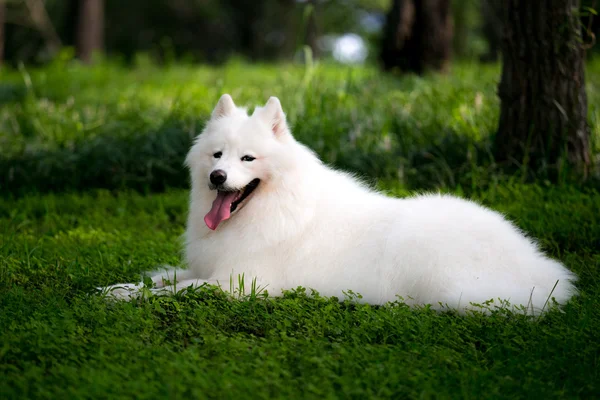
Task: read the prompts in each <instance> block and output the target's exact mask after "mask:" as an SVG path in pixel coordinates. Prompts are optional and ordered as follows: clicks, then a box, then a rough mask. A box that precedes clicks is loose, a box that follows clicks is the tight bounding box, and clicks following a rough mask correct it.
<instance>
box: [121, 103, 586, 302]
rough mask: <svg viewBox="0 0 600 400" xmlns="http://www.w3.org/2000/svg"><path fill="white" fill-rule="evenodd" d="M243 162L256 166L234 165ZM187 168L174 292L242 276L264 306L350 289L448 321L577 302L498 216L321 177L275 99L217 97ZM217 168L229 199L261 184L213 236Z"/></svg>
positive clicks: (325, 172)
mask: <svg viewBox="0 0 600 400" xmlns="http://www.w3.org/2000/svg"><path fill="white" fill-rule="evenodd" d="M216 152H222V156H221V158H218V159H217V158H214V157H213V154H214V153H216ZM244 155H251V156H253V157H256V159H255V160H254V161H252V162H244V161H242V160H241V157H243V156H244ZM186 162H187V164H188V166H189V168H190V170H191V180H192V190H191V202H190V212H189V218H188V225H187V231H186V235H185V237H186V252H185V255H186V261H187V264H188V269H185V270H178V271H177V275H176V276H177V280H178V281H179V282H178V284H177V287H178V288H183V287H186V286H189V285H198V284H201V283H203V282H210V283H217V282H220V283H221V284H225V285H228V284H229V282H230V278H231V277H232V276H234V277H236V276H238V275H241V274H244V276H245V277H246V278H250V277H256V278H257V280H258V284H259V285H260V286H267V289H268V291H269V294H271V295H277V294H280V293H281V290H282V289H291V288H295V287H298V286H303V287H306V288H312V289H315V290H317V291H318V292H319V293H320V294H321V295H325V296H339V297H341V298H343V296H344V291H347V290H352V291H353V292H355V293H359V294H361V295H362V300H363V301H365V302H368V303H372V304H382V303H385V302H389V301H394V300H397V299H398V296H401V297H402V298H404V300H405V301H406V302H407V303H410V304H431V305H432V306H433V307H435V308H444V307H449V308H455V309H458V310H459V311H464V310H465V309H466V308H469V307H470V304H471V303H483V302H485V301H486V300H490V299H494V300H495V301H496V303H495V304H498V300H499V299H501V300H506V301H508V302H510V303H511V304H512V305H522V306H524V307H526V308H527V310H530V311H531V312H532V313H534V314H539V313H540V312H541V311H542V310H543V309H545V308H548V300H549V299H551V298H554V299H555V300H556V302H558V303H559V304H563V303H565V302H566V301H567V300H569V298H570V297H571V296H572V295H574V294H575V293H576V289H575V287H574V285H573V282H574V281H575V279H576V277H575V275H574V274H573V273H571V272H570V271H569V270H567V269H566V268H565V267H564V266H563V265H562V264H560V263H559V262H557V261H555V260H552V259H550V258H548V257H546V256H545V255H544V254H542V253H541V252H540V250H539V249H538V247H537V246H536V244H535V243H534V242H533V241H532V240H531V239H528V238H527V237H525V236H524V235H523V234H522V233H521V232H520V231H519V230H518V229H517V228H516V227H515V226H514V225H513V224H512V223H510V222H508V221H507V220H505V219H504V218H503V217H502V215H500V214H499V213H497V212H495V211H492V210H490V209H487V208H484V207H482V206H480V205H478V204H476V203H474V202H471V201H466V200H462V199H459V198H456V197H452V196H445V195H425V196H418V197H413V198H407V199H396V198H390V197H386V196H384V195H382V194H380V193H378V192H375V191H373V190H370V189H368V188H367V187H365V186H364V185H362V184H361V183H360V182H358V181H357V180H356V179H354V178H353V177H352V176H350V175H348V174H346V173H343V172H339V171H335V170H333V169H331V168H329V167H327V166H325V165H324V164H323V163H321V161H319V159H318V158H317V157H316V156H315V154H314V153H313V152H312V151H311V150H309V149H308V148H307V147H305V146H303V145H302V144H300V143H298V142H297V141H296V140H295V139H294V138H293V137H292V134H291V133H290V131H289V129H288V127H287V124H286V120H285V115H284V113H283V110H282V108H281V105H280V103H279V100H278V99H277V98H275V97H271V98H270V99H269V101H268V102H267V104H266V106H265V107H263V108H257V109H256V110H255V112H254V113H253V115H252V116H248V115H247V112H246V110H245V109H242V108H237V107H236V106H235V105H234V103H233V100H232V99H231V97H230V96H229V95H223V96H222V97H221V99H220V100H219V103H218V104H217V106H216V108H215V110H214V111H213V115H212V118H211V119H210V121H209V122H208V123H207V125H206V127H205V129H204V131H203V133H202V134H201V135H199V137H198V138H197V140H196V142H195V144H194V146H193V147H192V149H191V151H190V152H189V154H188V156H187V160H186ZM216 169H221V170H224V171H226V173H227V181H226V183H225V185H226V188H228V189H239V188H243V187H244V186H245V185H247V184H248V183H249V182H250V181H252V180H253V179H254V178H260V184H259V186H258V188H257V189H256V190H255V191H254V192H253V193H252V194H251V195H250V197H249V198H247V199H246V200H245V201H244V202H243V203H242V205H241V206H240V207H238V209H237V210H236V211H235V212H233V213H232V215H231V218H230V219H228V220H225V221H223V222H221V224H220V225H219V226H218V227H217V228H216V230H214V231H213V230H211V229H209V228H208V227H207V225H206V224H205V222H204V220H203V219H204V216H205V215H206V214H207V212H208V211H209V210H210V209H211V204H212V202H213V201H214V200H215V197H216V191H215V190H211V189H210V188H209V175H210V173H211V172H212V171H214V170H216ZM173 278H174V276H173V274H172V272H171V273H168V274H167V275H157V276H155V277H154V278H153V280H154V282H155V283H156V284H157V285H158V286H162V285H163V283H164V281H165V280H171V281H172V280H173ZM234 281H235V279H234ZM139 287H140V285H139V284H138V285H131V284H130V285H126V286H125V290H124V289H117V290H115V291H113V294H114V295H116V296H121V297H124V296H128V295H130V292H131V289H134V292H135V290H136V289H139ZM134 295H135V293H134Z"/></svg>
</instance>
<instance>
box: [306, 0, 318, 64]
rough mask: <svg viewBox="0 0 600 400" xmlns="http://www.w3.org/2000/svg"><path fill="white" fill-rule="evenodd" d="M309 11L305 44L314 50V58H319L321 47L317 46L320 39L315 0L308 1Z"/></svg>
mask: <svg viewBox="0 0 600 400" xmlns="http://www.w3.org/2000/svg"><path fill="white" fill-rule="evenodd" d="M307 3H308V4H307V6H306V7H307V10H306V12H307V13H308V16H307V21H306V35H305V36H306V38H305V42H306V45H307V46H308V47H310V49H311V50H312V54H313V57H314V58H317V57H319V46H318V45H317V40H318V39H319V28H318V25H317V10H316V7H317V2H316V1H315V0H308V1H307Z"/></svg>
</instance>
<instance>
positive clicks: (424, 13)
mask: <svg viewBox="0 0 600 400" xmlns="http://www.w3.org/2000/svg"><path fill="white" fill-rule="evenodd" d="M452 34H453V29H452V19H451V14H450V0H394V2H393V4H392V9H391V10H390V12H389V13H388V15H387V20H386V25H385V28H384V35H383V41H382V46H381V47H382V51H381V56H380V58H381V61H382V63H383V67H384V69H386V70H391V69H394V68H399V69H400V70H402V71H406V72H415V73H418V74H422V73H423V72H425V71H427V70H436V71H445V70H446V69H447V67H448V65H449V61H450V55H451V48H452Z"/></svg>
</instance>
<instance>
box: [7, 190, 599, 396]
mask: <svg viewBox="0 0 600 400" xmlns="http://www.w3.org/2000/svg"><path fill="white" fill-rule="evenodd" d="M387 189H388V190H389V191H391V192H392V193H396V194H400V195H404V194H406V192H405V191H402V190H397V189H393V188H391V187H388V188H387ZM474 197H475V198H476V199H478V200H479V201H481V202H483V203H484V204H487V205H489V206H492V207H494V208H495V209H498V210H500V211H502V212H505V213H506V214H507V215H508V216H509V218H511V219H512V220H514V221H516V222H517V223H518V224H519V225H520V226H521V227H522V228H524V229H525V230H527V231H528V232H529V233H531V234H533V235H535V236H537V237H538V238H539V239H540V243H541V244H542V245H543V247H544V249H545V250H547V251H548V252H549V253H550V254H551V255H552V256H554V257H557V258H559V259H561V260H562V261H564V262H565V263H566V265H567V266H568V267H569V268H570V269H572V270H574V271H576V272H577V273H578V274H579V275H580V276H581V281H580V283H579V285H578V286H579V288H580V289H581V295H580V296H578V297H577V298H575V299H574V300H573V301H572V302H571V303H570V304H569V305H568V306H567V307H566V308H565V309H564V312H559V311H553V312H551V313H549V314H548V315H547V316H546V317H544V318H542V319H541V320H537V321H534V322H532V321H530V320H528V319H527V318H526V317H523V316H520V315H512V314H507V313H496V314H494V315H492V316H491V317H484V316H481V315H477V314H474V315H469V316H465V317H461V316H456V315H453V314H452V313H442V314H439V313H435V312H433V311H430V310H429V309H427V308H422V309H417V310H414V309H409V308H407V307H405V306H403V305H402V304H401V303H398V304H391V305H388V306H385V307H371V306H368V305H357V304H355V303H354V302H352V301H350V300H347V301H345V302H338V301H336V300H335V299H323V298H320V297H318V296H313V295H311V292H310V291H309V290H307V291H303V290H298V291H290V292H289V293H288V294H287V295H286V296H285V297H284V298H280V299H266V300H265V299H263V298H261V297H260V296H258V297H257V298H248V299H246V300H243V301H238V300H232V299H231V298H229V297H228V296H226V295H224V294H222V293H219V292H215V291H213V290H199V291H197V292H195V293H191V294H189V295H186V296H174V297H166V298H151V299H150V300H148V301H140V302H134V303H112V302H107V301H105V300H104V299H103V298H101V296H99V295H94V294H93V288H94V287H95V286H100V285H105V284H110V283H116V282H124V281H131V280H135V279H138V277H139V273H140V272H142V271H144V270H147V269H151V268H154V267H156V266H158V265H160V264H163V263H168V264H178V263H179V255H178V251H179V249H180V245H179V235H180V234H181V233H182V232H183V229H184V223H185V214H186V208H187V192H186V191H185V190H177V191H168V192H167V193H164V194H155V195H152V196H145V195H142V194H137V193H133V192H119V193H114V194H111V193H110V192H107V191H92V192H89V193H85V194H62V195H44V196H39V195H30V196H25V197H22V198H20V199H18V200H0V234H1V243H2V244H1V245H0V309H1V310H2V313H0V326H1V327H2V329H1V330H0V336H1V337H0V343H2V346H1V347H0V359H1V362H0V374H1V376H2V377H3V379H2V380H1V382H2V383H0V394H2V395H3V397H4V398H15V399H17V398H18V399H22V398H26V397H27V398H92V397H110V398H113V397H114V398H116V397H127V396H129V397H132V396H136V398H167V397H168V398H184V397H188V396H200V397H203V396H207V397H219V398H222V397H226V398H237V397H240V396H244V395H246V396H247V395H248V393H251V396H252V397H253V398H273V397H282V398H289V397H312V398H329V397H336V396H337V397H352V398H367V397H378V398H401V397H405V396H411V397H425V398H431V397H435V398H457V397H461V398H506V397H520V398H559V397H560V398H563V397H568V398H572V397H583V398H592V397H597V396H598V395H600V365H598V364H599V362H600V314H599V313H598V309H599V308H600V282H599V280H598V268H599V267H600V246H599V243H598V238H600V213H598V212H597V210H598V209H597V205H598V204H600V193H598V192H596V191H592V190H580V189H577V188H573V187H568V186H565V187H554V186H549V187H542V186H531V185H529V186H526V185H502V186H496V187H493V188H491V189H489V190H486V191H480V192H477V193H475V194H474ZM224 289H225V290H227V287H225V288H224ZM290 289H292V288H290ZM341 300H343V299H341Z"/></svg>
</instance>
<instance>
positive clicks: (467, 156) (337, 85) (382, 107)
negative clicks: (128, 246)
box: [0, 60, 600, 193]
mask: <svg viewBox="0 0 600 400" xmlns="http://www.w3.org/2000/svg"><path fill="white" fill-rule="evenodd" d="M599 71H600V67H599V66H598V65H597V63H596V64H593V63H592V64H590V65H589V67H588V79H587V82H588V93H589V97H590V99H589V104H590V121H591V124H592V131H593V137H594V142H593V147H594V149H595V150H594V151H595V152H596V153H597V152H598V151H599V150H600V147H599V146H600V140H598V138H600V125H598V123H597V121H598V119H599V118H598V115H599V111H598V106H597V104H600V101H599V100H600V95H599V94H598V87H597V82H600V79H594V77H595V76H600V74H599ZM0 74H2V75H1V78H2V82H3V83H2V85H0V102H2V107H1V108H0V148H2V152H0V191H1V192H2V193H7V192H10V193H26V192H31V191H32V190H33V191H42V192H44V191H49V190H52V191H57V190H68V189H83V188H109V189H119V188H136V189H141V190H163V189H165V188H167V187H186V186H187V174H186V172H185V170H184V168H183V163H182V162H183V158H184V156H185V153H186V152H187V150H188V148H189V145H190V143H191V140H192V138H193V137H194V135H195V134H197V133H198V132H200V131H201V129H202V126H203V123H204V121H205V120H206V118H207V117H208V115H209V113H210V111H211V109H212V107H213V105H214V104H215V103H216V101H217V99H218V97H219V96H220V95H221V94H222V93H224V92H229V93H231V94H232V95H233V97H234V99H235V100H236V102H238V103H239V104H246V105H249V106H254V105H257V104H263V103H264V102H265V101H266V100H267V99H268V97H269V96H272V95H276V96H279V97H280V99H281V100H282V104H283V106H284V108H285V110H286V112H287V114H288V118H289V120H290V122H291V124H292V126H293V130H294V134H295V135H296V136H297V137H298V138H299V140H301V141H302V142H304V143H307V144H309V145H310V146H311V147H312V148H313V149H314V150H316V151H317V152H318V153H319V155H320V156H321V157H322V158H323V159H324V160H325V161H327V162H329V163H333V164H334V165H336V166H339V167H342V168H344V169H350V170H353V171H356V172H358V173H361V174H363V175H366V176H376V177H378V178H388V179H393V180H400V181H401V182H403V184H404V185H407V186H409V187H418V188H422V187H456V186H457V185H461V186H463V187H464V188H471V187H473V186H478V187H483V186H485V185H487V184H490V183H492V184H493V182H494V181H496V180H497V179H499V172H498V171H497V170H496V166H495V164H494V163H493V159H492V156H491V152H490V148H491V137H492V134H493V132H494V130H495V129H496V126H497V118H498V109H499V104H498V99H497V96H496V87H497V82H498V79H499V68H498V66H491V67H490V66H480V65H457V66H455V67H454V70H453V72H452V74H451V75H449V76H429V77H425V78H420V77H415V76H407V77H403V78H402V79H397V78H392V77H387V76H382V74H381V73H380V72H379V71H377V70H376V69H373V68H341V67H339V66H330V65H320V66H314V67H307V68H303V67H298V66H292V65H281V66H273V65H269V66H265V65H247V64H243V63H236V62H232V63H230V64H228V65H226V66H225V67H223V68H209V67H196V66H185V65H183V66H182V65H175V66H171V67H169V68H164V69H159V68H156V67H154V66H152V65H150V64H141V65H138V66H137V67H136V68H134V69H133V70H128V69H124V68H122V67H119V66H118V65H117V64H113V63H103V64H101V65H98V66H94V67H91V68H90V67H81V66H79V65H78V64H77V63H73V62H70V61H60V60H59V61H57V62H55V63H54V64H52V65H50V66H48V67H45V68H43V69H32V70H25V69H22V70H20V71H7V70H4V71H0Z"/></svg>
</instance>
